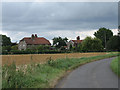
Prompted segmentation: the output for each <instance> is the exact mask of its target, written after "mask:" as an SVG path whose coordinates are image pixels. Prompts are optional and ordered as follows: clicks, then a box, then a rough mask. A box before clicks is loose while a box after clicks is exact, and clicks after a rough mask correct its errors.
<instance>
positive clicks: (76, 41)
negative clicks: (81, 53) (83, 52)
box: [72, 40, 83, 43]
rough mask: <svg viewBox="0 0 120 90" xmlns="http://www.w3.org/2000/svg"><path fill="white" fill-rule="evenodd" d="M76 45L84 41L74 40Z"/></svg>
mask: <svg viewBox="0 0 120 90" xmlns="http://www.w3.org/2000/svg"><path fill="white" fill-rule="evenodd" d="M72 41H73V42H74V43H81V42H82V41H83V40H72Z"/></svg>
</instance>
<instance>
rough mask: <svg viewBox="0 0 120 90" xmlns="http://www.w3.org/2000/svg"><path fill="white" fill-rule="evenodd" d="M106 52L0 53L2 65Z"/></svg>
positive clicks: (43, 61)
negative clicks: (0, 54)
mask: <svg viewBox="0 0 120 90" xmlns="http://www.w3.org/2000/svg"><path fill="white" fill-rule="evenodd" d="M104 54H106V53H102V52H100V53H64V54H27V55H2V65H5V64H11V63H12V62H13V61H14V62H15V63H16V65H22V64H30V63H33V62H35V63H45V62H46V61H47V60H48V59H49V58H51V59H53V60H56V59H58V58H80V57H90V56H97V55H104Z"/></svg>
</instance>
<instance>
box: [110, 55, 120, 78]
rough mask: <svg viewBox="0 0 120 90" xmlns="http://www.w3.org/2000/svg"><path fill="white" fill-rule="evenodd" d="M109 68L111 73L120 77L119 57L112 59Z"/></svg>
mask: <svg viewBox="0 0 120 90" xmlns="http://www.w3.org/2000/svg"><path fill="white" fill-rule="evenodd" d="M110 66H111V69H112V71H113V72H114V73H115V74H117V75H118V76H119V77H120V69H119V67H120V56H118V57H116V58H115V59H113V60H112V62H111V64H110Z"/></svg>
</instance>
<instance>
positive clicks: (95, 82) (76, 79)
mask: <svg viewBox="0 0 120 90" xmlns="http://www.w3.org/2000/svg"><path fill="white" fill-rule="evenodd" d="M112 59H113V58H108V59H104V60H100V61H95V62H91V63H88V64H85V65H83V66H80V67H79V68H77V69H76V70H74V71H72V72H71V73H70V74H69V75H68V76H66V77H65V78H63V79H62V80H61V81H60V82H59V83H58V84H57V85H56V88H118V77H117V76H116V75H115V74H114V73H113V72H112V70H111V68H110V62H111V61H112Z"/></svg>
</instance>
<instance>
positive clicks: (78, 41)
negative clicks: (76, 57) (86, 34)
mask: <svg viewBox="0 0 120 90" xmlns="http://www.w3.org/2000/svg"><path fill="white" fill-rule="evenodd" d="M82 41H83V40H80V37H79V36H78V37H77V38H76V40H70V41H69V42H68V43H67V48H68V49H70V45H72V47H77V45H79V44H80V43H81V42H82Z"/></svg>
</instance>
